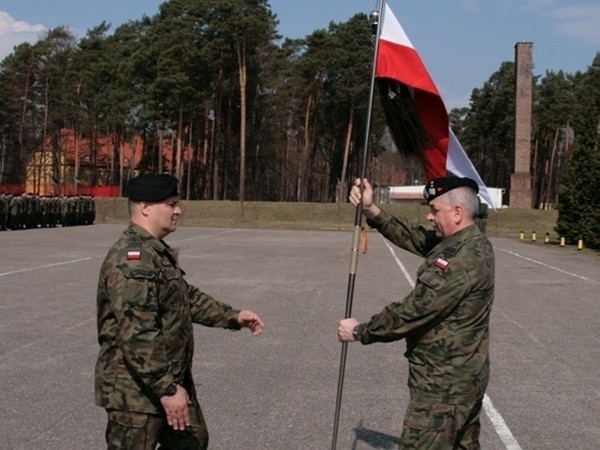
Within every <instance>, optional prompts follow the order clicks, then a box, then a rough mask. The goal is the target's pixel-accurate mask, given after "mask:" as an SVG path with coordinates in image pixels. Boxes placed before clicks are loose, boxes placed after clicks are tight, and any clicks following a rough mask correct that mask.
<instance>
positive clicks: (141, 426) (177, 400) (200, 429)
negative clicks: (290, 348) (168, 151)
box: [95, 175, 264, 449]
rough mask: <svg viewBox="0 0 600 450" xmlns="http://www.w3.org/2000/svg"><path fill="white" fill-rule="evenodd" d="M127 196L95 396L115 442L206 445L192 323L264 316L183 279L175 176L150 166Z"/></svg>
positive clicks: (102, 315) (110, 264)
mask: <svg viewBox="0 0 600 450" xmlns="http://www.w3.org/2000/svg"><path fill="white" fill-rule="evenodd" d="M127 195H128V197H129V214H130V219H131V222H130V224H129V227H128V228H127V229H126V230H125V231H124V233H123V235H122V236H121V238H120V239H119V240H118V241H117V242H116V243H115V244H114V245H113V247H112V248H111V249H110V250H109V252H108V254H107V256H106V259H105V260H104V263H103V264H102V268H101V271H100V279H99V282H98V295H97V307H98V341H99V343H100V354H99V355H98V361H97V364H96V377H95V379H96V404H97V405H99V406H101V407H103V408H105V409H106V411H107V412H108V426H107V430H106V440H107V443H108V447H109V448H110V449H116V448H122V449H154V448H155V447H156V445H157V444H160V445H161V448H168V449H206V448H207V445H208V431H207V429H206V424H205V422H204V418H203V415H202V411H201V408H200V404H199V403H198V400H197V398H196V390H195V385H194V381H193V379H192V366H191V364H192V356H193V348H194V342H193V341H194V337H193V336H194V335H193V329H192V323H199V324H202V325H205V326H209V327H221V328H230V329H234V330H236V329H240V328H242V327H247V328H250V330H251V331H252V333H253V334H254V335H256V336H258V335H260V334H261V333H262V332H263V329H264V324H263V322H262V320H261V319H260V317H259V316H258V315H256V314H255V313H254V312H252V311H249V310H242V311H238V310H235V309H233V308H232V307H231V306H229V305H227V304H225V303H221V302H219V301H217V300H215V299H214V298H212V297H211V296H210V295H208V294H206V293H204V292H202V291H200V290H199V289H198V288H196V287H194V286H191V285H189V284H187V282H186V281H185V279H184V278H183V275H184V273H183V271H182V270H181V269H180V267H179V263H178V251H177V250H176V249H173V248H171V247H169V245H167V244H166V243H165V241H164V240H163V239H164V238H165V237H166V236H167V235H169V234H170V233H172V232H173V231H175V229H176V227H177V221H178V219H179V216H180V214H181V208H180V206H179V195H178V183H177V179H176V178H175V177H172V176H170V175H142V176H140V177H137V178H134V179H132V180H131V181H130V182H129V185H128V187H127ZM236 395H239V394H236Z"/></svg>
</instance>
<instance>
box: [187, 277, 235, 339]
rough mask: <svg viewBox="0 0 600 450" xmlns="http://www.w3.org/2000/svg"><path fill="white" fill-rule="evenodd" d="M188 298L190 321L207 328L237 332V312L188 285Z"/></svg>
mask: <svg viewBox="0 0 600 450" xmlns="http://www.w3.org/2000/svg"><path fill="white" fill-rule="evenodd" d="M187 289H188V298H189V299H190V305H191V309H192V321H193V322H194V323H198V324H201V325H205V326H207V327H218V328H229V329H233V330H239V329H240V328H241V327H240V325H239V324H238V322H237V318H238V314H239V310H237V309H233V308H232V307H231V306H229V305H227V304H226V303H222V302H220V301H218V300H215V299H214V298H213V297H211V296H210V295H208V294H207V293H205V292H202V291H201V290H200V289H198V288H197V287H195V286H192V285H188V287H187Z"/></svg>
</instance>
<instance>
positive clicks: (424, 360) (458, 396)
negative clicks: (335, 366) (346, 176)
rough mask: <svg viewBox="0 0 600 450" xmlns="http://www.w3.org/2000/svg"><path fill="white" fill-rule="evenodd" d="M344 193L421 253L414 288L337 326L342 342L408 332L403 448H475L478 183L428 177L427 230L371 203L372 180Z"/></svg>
mask: <svg viewBox="0 0 600 450" xmlns="http://www.w3.org/2000/svg"><path fill="white" fill-rule="evenodd" d="M360 184H361V183H360V181H359V180H357V181H356V185H355V186H354V187H353V188H352V191H351V193H350V201H351V202H352V203H353V204H354V205H358V204H359V203H360V202H361V198H362V211H363V214H364V215H365V216H366V217H367V223H368V224H369V225H370V226H372V227H374V228H375V229H377V231H379V232H380V233H381V234H382V235H383V236H385V237H386V238H387V239H389V240H390V241H391V242H392V243H394V244H396V245H398V246H399V247H402V248H404V249H406V250H408V251H410V252H412V253H414V254H417V255H420V256H423V257H424V258H425V261H424V263H423V264H422V265H421V267H420V268H419V269H418V272H417V282H416V285H415V287H414V289H413V290H412V291H411V292H410V293H409V294H408V295H407V296H406V297H405V298H404V299H403V300H402V301H400V302H397V303H392V304H390V305H388V306H386V307H385V308H384V309H383V310H382V311H381V312H380V313H379V314H376V315H374V316H373V317H372V318H371V320H370V321H369V322H367V323H360V324H359V322H358V321H357V320H356V319H353V318H349V319H344V320H342V321H340V323H339V325H338V336H339V339H340V340H341V341H342V342H351V341H359V342H361V343H362V344H371V343H373V342H390V341H395V340H399V339H403V338H405V339H406V353H405V356H406V358H407V359H408V362H409V379H408V386H409V390H410V401H409V405H408V409H407V411H406V415H405V419H404V426H403V430H402V437H401V443H400V448H401V449H469V450H471V449H478V448H479V431H480V424H479V415H480V411H481V405H482V400H483V396H484V392H485V389H486V387H487V383H488V378H489V356H488V347H489V317H490V312H491V308H492V302H493V298H494V254H493V249H492V245H491V244H490V242H489V240H488V239H487V237H486V236H485V235H484V234H483V233H482V232H481V231H480V230H479V229H478V228H477V226H476V225H475V217H476V216H477V214H478V211H479V205H478V201H477V195H476V194H477V192H478V187H477V184H476V183H475V182H474V181H473V180H471V179H468V178H440V179H436V180H433V181H431V182H429V183H428V184H427V186H426V188H425V198H426V199H427V201H428V203H429V208H430V210H429V214H428V215H427V220H428V221H429V222H430V223H431V224H432V225H433V230H428V229H426V228H424V227H416V226H412V225H411V224H409V223H408V222H407V221H406V220H404V219H402V218H396V217H393V216H391V215H390V214H389V213H387V212H385V211H383V210H380V209H379V208H378V207H377V206H376V205H374V204H373V190H372V188H371V185H370V184H369V182H368V180H364V181H363V186H362V188H363V192H362V194H361V186H360Z"/></svg>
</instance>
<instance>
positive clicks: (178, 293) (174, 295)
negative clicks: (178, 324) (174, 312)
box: [159, 261, 186, 309]
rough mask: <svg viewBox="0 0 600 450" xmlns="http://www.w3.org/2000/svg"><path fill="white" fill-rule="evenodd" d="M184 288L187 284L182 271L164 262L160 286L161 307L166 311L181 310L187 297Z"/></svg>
mask: <svg viewBox="0 0 600 450" xmlns="http://www.w3.org/2000/svg"><path fill="white" fill-rule="evenodd" d="M184 288H185V283H184V282H183V274H182V273H181V271H180V270H179V269H178V268H177V267H173V265H172V264H170V263H169V262H167V261H163V263H162V268H161V283H160V286H159V290H160V291H159V296H160V301H161V306H162V307H163V308H166V309H171V308H177V309H179V308H181V305H182V304H183V302H184V300H185V295H186V294H185V292H184Z"/></svg>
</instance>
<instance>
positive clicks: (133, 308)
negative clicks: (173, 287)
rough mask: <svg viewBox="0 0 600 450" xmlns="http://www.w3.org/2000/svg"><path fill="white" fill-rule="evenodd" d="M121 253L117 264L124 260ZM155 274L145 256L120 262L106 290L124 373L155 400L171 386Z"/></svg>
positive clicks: (147, 257)
mask: <svg viewBox="0 0 600 450" xmlns="http://www.w3.org/2000/svg"><path fill="white" fill-rule="evenodd" d="M128 251H131V248H124V249H122V250H121V252H120V253H121V255H120V257H119V260H120V261H125V260H126V252H128ZM158 276H159V274H158V270H157V269H156V268H155V265H154V262H153V260H152V256H151V255H150V253H149V252H141V260H139V261H136V263H135V264H128V263H127V262H123V263H121V264H119V265H117V266H116V270H114V271H113V274H112V276H110V278H109V283H108V289H109V291H110V292H109V296H110V299H111V303H112V308H113V312H114V314H115V316H116V319H117V323H118V329H117V333H116V336H117V342H118V345H119V348H120V349H121V351H122V353H123V358H124V360H125V363H126V365H127V367H128V369H129V370H130V371H131V372H132V373H133V374H134V377H135V378H136V379H137V380H138V381H139V382H141V383H142V384H143V385H144V386H146V388H147V389H148V390H149V391H151V392H152V393H154V395H156V396H157V397H161V396H162V395H164V393H165V391H166V388H167V386H168V385H169V384H170V383H173V382H175V380H174V378H173V375H172V374H171V365H170V359H169V355H168V352H167V350H166V349H167V345H166V342H165V336H164V335H163V329H162V325H161V320H160V316H159V300H158V288H157V285H158Z"/></svg>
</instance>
